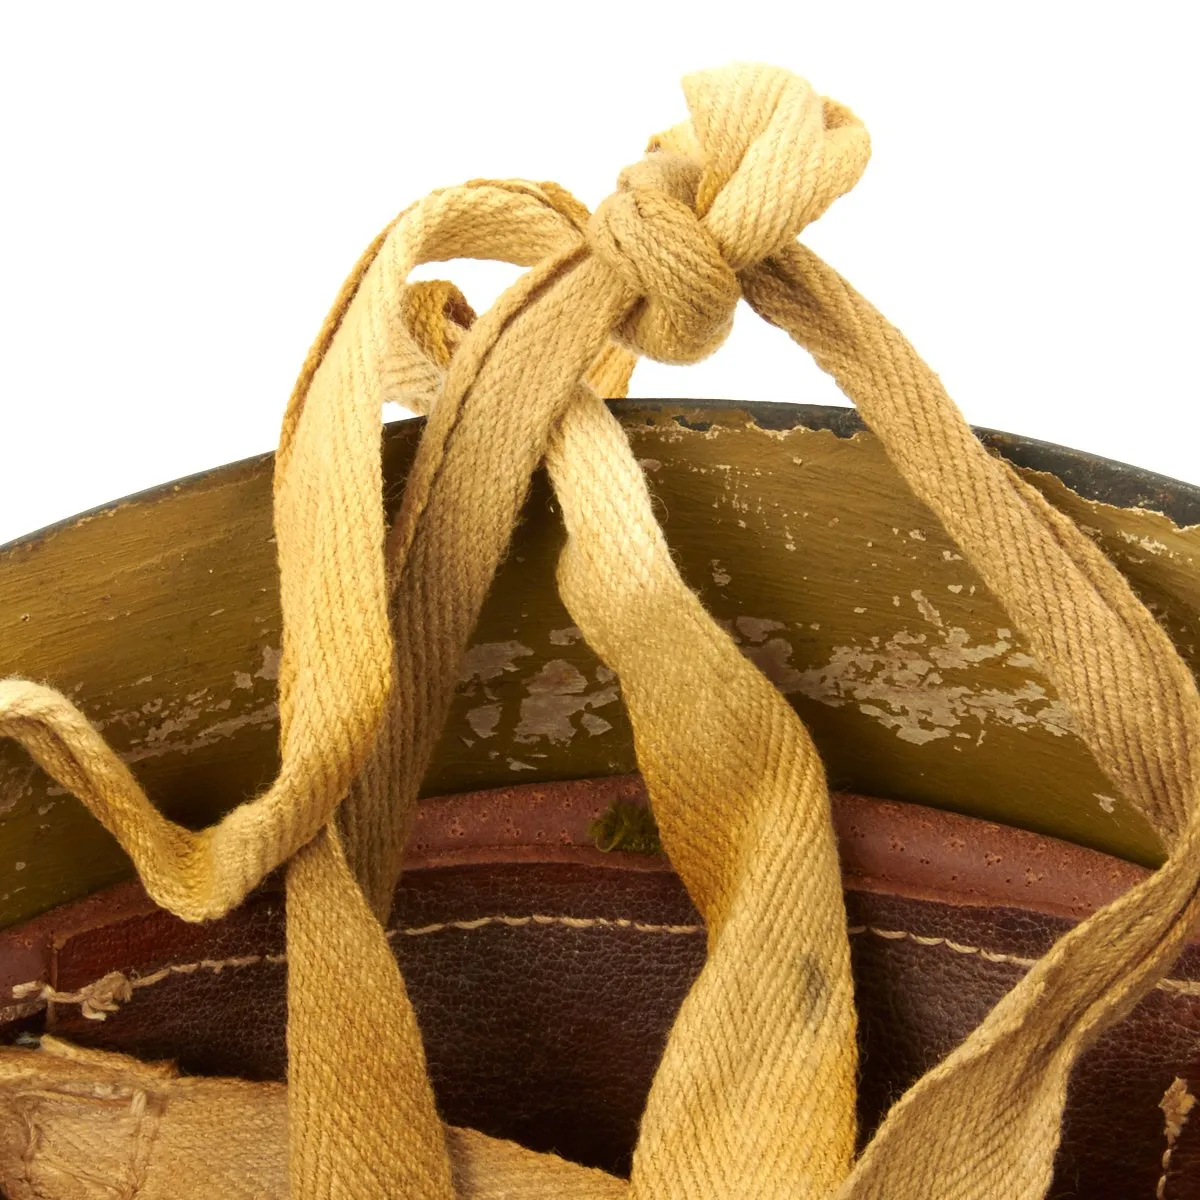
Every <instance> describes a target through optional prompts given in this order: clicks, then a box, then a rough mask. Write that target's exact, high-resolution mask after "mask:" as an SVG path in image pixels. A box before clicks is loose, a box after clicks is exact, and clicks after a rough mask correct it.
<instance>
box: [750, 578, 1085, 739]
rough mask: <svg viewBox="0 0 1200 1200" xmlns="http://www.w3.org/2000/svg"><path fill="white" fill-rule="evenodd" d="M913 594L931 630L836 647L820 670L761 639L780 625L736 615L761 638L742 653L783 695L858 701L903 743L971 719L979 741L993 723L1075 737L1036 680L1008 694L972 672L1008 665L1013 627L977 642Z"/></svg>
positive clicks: (942, 733)
mask: <svg viewBox="0 0 1200 1200" xmlns="http://www.w3.org/2000/svg"><path fill="white" fill-rule="evenodd" d="M912 596H913V600H914V601H915V603H916V606H917V610H918V612H919V614H920V615H921V617H922V618H923V619H924V620H925V622H926V624H927V625H928V626H929V627H930V628H929V629H928V630H926V631H922V632H920V633H916V632H913V631H912V630H909V629H900V630H897V631H896V632H895V633H893V634H892V635H891V637H889V638H888V639H887V640H886V641H884V640H883V639H881V638H878V637H872V638H871V639H870V641H869V642H868V643H867V644H866V645H861V644H854V645H848V646H837V647H835V648H834V650H833V652H832V654H831V655H830V657H829V659H828V661H826V662H825V663H824V664H822V665H819V666H813V667H808V668H804V669H801V668H799V667H797V666H796V665H795V664H794V663H793V661H792V655H793V652H794V648H793V646H792V643H791V642H790V641H789V640H788V639H787V638H786V637H784V636H780V635H778V634H776V635H775V636H771V637H763V636H761V635H762V634H763V631H764V630H767V629H768V628H769V627H770V626H771V625H775V626H776V627H778V623H775V622H762V621H758V620H757V619H755V620H753V621H751V620H750V619H748V618H745V617H739V618H738V620H737V622H736V626H737V629H738V631H739V633H743V634H746V635H750V634H752V633H753V634H757V635H759V636H757V637H751V636H747V638H746V640H745V641H744V642H743V645H742V651H743V653H744V654H745V655H746V656H747V657H748V658H750V659H751V660H752V661H753V662H754V663H755V664H756V665H757V666H758V668H759V669H760V670H761V671H762V672H763V674H764V675H766V676H767V678H768V679H770V680H771V681H772V682H773V683H774V684H775V685H776V686H777V687H778V688H779V689H780V691H782V692H783V693H785V694H787V695H792V694H799V695H802V696H807V697H808V698H809V699H811V700H816V701H818V702H819V703H821V704H826V705H828V706H829V707H831V708H840V707H843V706H845V705H849V704H853V705H855V706H856V707H857V708H858V710H859V712H861V713H863V715H864V716H868V717H871V718H872V719H873V720H876V721H878V722H879V723H880V724H881V725H883V726H885V727H886V728H888V729H891V730H893V731H894V732H895V734H896V736H897V737H898V738H899V739H900V740H901V741H905V742H910V743H912V744H914V745H918V746H919V745H923V744H925V743H927V742H933V741H937V740H939V739H941V738H947V737H950V736H951V734H952V733H953V732H954V731H955V728H956V727H957V726H960V725H962V724H963V723H964V722H968V721H970V722H974V723H975V724H976V725H977V727H978V733H979V736H980V737H982V735H983V732H984V728H985V727H986V725H987V724H989V723H999V724H1001V725H1006V726H1009V727H1011V728H1016V729H1030V728H1038V729H1041V730H1044V731H1047V732H1049V733H1052V734H1054V735H1055V736H1057V737H1061V736H1064V735H1065V734H1068V733H1070V732H1071V723H1070V716H1069V714H1068V712H1067V710H1066V707H1065V705H1064V704H1063V703H1062V702H1061V701H1060V700H1058V699H1055V698H1053V697H1051V696H1050V695H1048V694H1047V691H1046V688H1045V687H1044V686H1043V685H1042V684H1041V683H1039V682H1038V681H1037V680H1034V679H1026V680H1024V681H1022V683H1021V684H1020V686H1019V687H1016V688H1008V689H1005V688H997V687H985V686H980V680H979V678H978V676H977V675H976V673H975V670H974V669H975V668H976V667H978V666H979V665H980V664H983V663H988V662H992V661H995V660H1004V661H1007V662H1008V663H1009V664H1010V665H1011V663H1012V658H1011V657H1009V658H1007V659H1006V657H1005V656H1008V655H1009V652H1010V651H1011V650H1012V649H1013V644H1012V641H1011V640H1010V639H1011V638H1012V632H1011V630H1008V629H1003V628H1001V629H997V630H996V640H995V641H994V642H991V641H989V642H980V643H975V642H973V640H972V638H971V635H970V634H969V633H968V632H967V630H965V629H963V628H962V627H961V626H957V625H946V623H945V622H944V621H943V620H942V616H941V613H939V612H938V610H937V609H936V608H935V607H934V606H933V605H932V604H931V603H930V602H929V600H928V599H927V598H926V597H925V596H924V594H923V593H921V592H920V591H919V590H918V591H914V592H913V594H912ZM1022 657H1023V659H1026V658H1028V656H1022ZM1028 661H1029V662H1030V663H1032V661H1033V660H1032V659H1029V660H1028ZM959 736H965V737H970V736H971V735H970V734H969V733H966V732H963V733H960V734H959Z"/></svg>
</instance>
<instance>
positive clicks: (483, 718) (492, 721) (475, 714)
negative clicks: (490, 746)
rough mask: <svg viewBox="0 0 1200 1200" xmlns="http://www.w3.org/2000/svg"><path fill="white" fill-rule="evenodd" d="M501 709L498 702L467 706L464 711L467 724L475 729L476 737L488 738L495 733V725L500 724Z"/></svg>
mask: <svg viewBox="0 0 1200 1200" xmlns="http://www.w3.org/2000/svg"><path fill="white" fill-rule="evenodd" d="M501 711H502V710H501V706H500V705H499V704H480V705H478V706H477V707H475V708H469V709H467V712H466V720H467V724H468V725H470V727H471V728H472V729H473V730H474V731H475V735H476V736H477V737H481V738H490V737H492V736H493V735H494V734H495V732H496V726H497V725H499V724H500V713H501Z"/></svg>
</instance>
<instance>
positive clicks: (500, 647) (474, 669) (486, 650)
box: [459, 642, 533, 683]
mask: <svg viewBox="0 0 1200 1200" xmlns="http://www.w3.org/2000/svg"><path fill="white" fill-rule="evenodd" d="M532 654H533V650H532V649H531V648H530V647H529V646H525V645H522V644H521V643H520V642H480V643H479V644H478V645H475V646H472V647H471V648H470V649H469V650H468V651H467V652H466V654H464V655H463V661H462V669H461V670H460V672H459V678H460V679H461V680H462V681H463V682H464V683H467V682H470V681H471V680H473V679H477V680H479V681H480V682H481V683H486V682H487V681H488V680H491V679H498V678H499V677H500V676H501V675H504V674H505V673H506V672H512V671H515V670H516V669H517V659H518V658H529V657H530V656H531V655H532Z"/></svg>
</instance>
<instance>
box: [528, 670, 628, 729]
mask: <svg viewBox="0 0 1200 1200" xmlns="http://www.w3.org/2000/svg"><path fill="white" fill-rule="evenodd" d="M587 686H588V681H587V677H586V676H585V675H584V674H583V673H582V672H581V671H580V670H579V668H578V667H575V666H574V665H572V664H571V663H569V662H567V661H566V660H565V659H561V658H557V659H551V660H550V662H548V663H546V664H545V665H544V666H543V667H542V668H541V670H539V671H538V672H537V674H535V675H534V676H533V677H532V678H531V679H529V680H528V681H527V682H526V684H525V687H526V691H527V693H528V694H527V695H526V696H525V698H524V699H523V700H522V701H521V716H520V720H519V721H518V723H517V728H516V732H515V734H514V735H513V736H514V738H515V740H516V741H518V742H526V743H528V742H536V741H537V740H539V739H540V738H547V739H548V740H549V741H551V742H556V743H558V744H560V745H563V744H566V743H568V742H570V741H571V739H572V738H573V737H574V736H575V734H576V733H577V732H578V731H579V729H578V727H577V726H576V725H575V724H574V723H573V722H572V720H571V718H572V717H574V716H576V715H577V714H582V713H584V712H586V711H588V710H589V709H595V708H603V707H604V706H605V705H606V704H613V703H615V701H616V699H617V689H616V688H615V687H613V686H611V685H610V686H606V687H600V688H597V689H596V690H595V691H591V692H588V691H586V689H587ZM589 732H590V733H591V734H592V735H593V736H595V735H596V734H597V733H599V732H603V731H602V730H599V729H597V728H593V729H590V730H589Z"/></svg>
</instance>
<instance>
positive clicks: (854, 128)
mask: <svg viewBox="0 0 1200 1200" xmlns="http://www.w3.org/2000/svg"><path fill="white" fill-rule="evenodd" d="M684 91H685V93H686V95H687V101H688V108H689V111H690V112H691V120H690V121H687V122H685V123H683V124H682V125H677V126H675V127H674V128H672V129H669V130H667V131H666V132H664V133H661V134H658V135H656V136H655V137H654V138H652V139H651V140H650V145H649V147H648V152H647V154H646V157H645V158H644V159H643V160H642V161H641V162H639V163H636V164H635V165H633V166H631V167H628V168H626V170H624V171H623V172H622V173H621V176H620V178H619V180H618V189H617V191H616V192H615V193H613V195H611V196H609V197H608V199H606V200H605V201H604V202H603V203H602V204H601V205H600V206H599V208H598V209H597V210H596V212H595V214H594V215H593V216H592V219H591V221H590V222H589V223H588V229H587V237H588V241H589V243H590V245H591V248H592V250H593V252H594V253H595V254H596V256H597V257H598V258H599V259H601V260H602V261H603V262H604V263H606V264H607V265H608V266H609V267H610V268H611V269H612V270H613V271H615V272H616V273H617V274H618V275H619V276H620V277H621V278H622V280H623V281H624V282H625V283H626V284H627V285H628V286H629V287H630V288H631V289H632V290H634V291H635V292H637V293H638V296H639V300H638V302H637V303H636V304H635V305H634V306H633V308H632V309H631V311H630V312H629V314H628V315H627V316H626V318H625V319H624V321H623V322H622V324H621V326H620V327H619V328H618V329H617V330H616V331H615V332H616V336H617V338H618V339H619V340H620V341H622V342H624V343H625V344H626V345H628V346H629V348H630V349H632V350H635V351H636V352H638V353H639V354H644V355H646V356H647V357H650V358H654V359H658V360H659V361H662V362H673V363H686V362H695V361H697V360H698V359H701V358H704V357H705V356H706V355H708V354H710V353H712V351H713V350H715V349H716V348H717V347H718V346H719V345H720V344H721V342H722V341H724V339H725V336H726V335H727V333H728V331H729V328H730V325H731V323H732V319H733V312H734V309H735V307H736V305H737V302H738V299H739V298H740V296H741V288H740V285H739V283H738V275H739V273H741V272H742V271H744V270H746V269H747V268H749V267H752V266H754V265H756V264H758V263H760V262H762V261H763V260H765V259H767V258H769V257H770V256H771V255H772V254H774V253H775V252H776V251H778V250H780V249H781V248H782V247H784V246H785V245H787V244H788V243H789V242H790V241H792V240H793V239H794V238H795V237H796V236H797V235H798V234H799V233H800V231H801V230H802V229H803V228H804V227H805V226H806V225H808V224H809V223H810V222H812V221H814V220H816V219H817V218H818V217H819V216H820V215H821V214H822V213H823V212H824V211H825V210H826V209H827V208H828V207H829V205H830V204H832V203H833V201H834V200H836V199H837V197H838V196H841V195H843V194H844V193H845V192H847V191H849V190H850V188H852V187H853V186H854V184H855V183H857V182H858V179H859V177H860V176H861V175H862V172H863V169H864V167H865V166H866V163H867V158H868V156H869V154H870V141H869V139H868V137H867V132H866V129H865V128H864V127H863V125H862V124H861V122H859V121H858V119H857V118H856V117H855V116H854V115H853V114H852V113H851V112H850V111H849V110H848V109H846V108H844V107H842V106H841V105H839V104H837V103H836V102H834V101H832V100H828V99H825V98H824V97H822V96H819V95H818V94H817V93H816V92H815V91H814V90H813V88H812V87H811V85H809V84H808V83H807V82H806V81H805V80H803V79H800V78H798V77H797V76H795V75H793V74H791V73H790V72H788V71H784V70H780V69H778V68H774V67H764V66H758V65H756V64H745V63H739V64H735V65H733V66H731V67H726V68H722V69H720V70H715V71H703V72H700V73H698V74H695V75H692V76H689V77H688V78H687V79H685V80H684Z"/></svg>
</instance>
